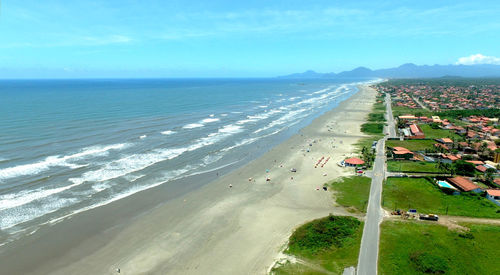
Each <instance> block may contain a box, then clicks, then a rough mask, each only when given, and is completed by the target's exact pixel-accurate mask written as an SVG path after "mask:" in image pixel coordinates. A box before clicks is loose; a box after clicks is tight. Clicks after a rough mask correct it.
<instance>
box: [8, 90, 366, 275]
mask: <svg viewBox="0 0 500 275" xmlns="http://www.w3.org/2000/svg"><path fill="white" fill-rule="evenodd" d="M374 99H375V91H374V90H373V89H370V88H367V87H365V86H361V87H360V91H359V92H358V93H356V94H355V95H353V96H352V97H351V98H349V99H348V100H346V101H344V102H342V103H340V105H339V106H338V107H337V108H335V109H334V110H332V111H330V112H327V113H325V114H324V115H322V116H321V117H319V118H317V119H315V120H314V121H313V122H312V123H311V124H310V125H308V126H307V127H305V128H303V129H302V130H301V131H300V132H299V133H298V134H296V135H294V136H293V137H291V138H290V139H288V140H287V141H285V142H283V143H281V144H279V145H278V146H276V147H274V148H273V149H271V150H270V151H269V152H267V153H265V154H264V155H263V156H262V157H260V158H258V159H256V160H254V161H252V162H250V163H249V164H247V165H245V166H243V167H241V168H239V169H237V170H235V171H232V172H230V173H229V174H227V175H225V176H223V177H220V178H219V179H217V180H215V181H213V182H211V183H209V184H206V185H203V186H196V184H195V185H189V186H186V187H185V189H186V190H184V191H185V192H179V195H178V196H176V194H169V196H170V199H169V200H168V201H167V202H166V203H163V204H161V205H159V206H158V207H156V208H154V209H152V210H148V211H147V212H145V213H144V214H143V215H140V216H138V217H134V218H133V219H130V220H126V219H124V218H120V217H122V216H121V215H116V217H115V216H114V215H113V213H117V212H118V211H121V212H123V211H127V207H128V204H134V207H135V208H137V207H139V208H140V206H141V200H148V195H150V196H151V198H152V199H153V197H155V196H160V195H159V194H160V193H161V187H160V188H158V189H156V190H149V192H144V193H142V192H141V193H142V194H141V193H138V194H137V196H135V195H134V196H131V198H129V199H126V200H122V201H118V202H117V203H115V204H113V205H110V206H109V207H106V212H103V211H104V210H99V211H88V212H86V213H82V214H81V215H78V216H77V217H74V218H72V219H70V220H68V221H64V222H62V223H61V224H58V225H55V226H53V228H47V229H45V231H46V232H44V230H41V231H40V232H37V233H36V235H37V236H34V237H33V238H32V239H27V240H24V241H22V242H20V243H18V244H15V247H11V248H9V249H8V250H5V251H4V252H5V253H2V254H3V255H1V254H0V257H3V259H4V260H0V266H1V267H2V268H3V267H4V266H5V265H7V266H6V269H4V271H8V272H9V274H21V273H23V274H24V273H28V272H29V273H35V274H47V273H50V274H117V271H116V269H117V268H119V269H120V274H265V273H266V272H267V271H268V269H269V267H270V266H271V265H272V264H273V262H274V261H275V259H276V257H277V256H278V254H279V252H280V251H281V250H282V248H283V247H284V246H285V244H286V241H287V239H288V237H289V235H290V234H291V232H292V231H293V229H294V228H295V227H297V226H299V225H301V224H303V223H305V222H307V221H309V220H312V219H315V218H319V217H322V216H326V215H328V214H329V213H334V214H339V215H342V214H345V215H347V214H348V213H347V212H346V211H345V209H343V208H342V207H337V206H335V203H334V201H333V199H332V194H331V193H330V192H325V191H323V190H322V189H321V187H322V186H323V183H325V182H327V181H330V180H333V179H335V178H337V177H340V176H344V175H350V174H352V173H353V170H352V169H344V168H340V167H338V166H337V163H338V162H339V161H341V160H342V159H344V158H345V157H347V156H351V155H353V154H352V152H353V151H354V143H356V142H357V140H358V139H359V138H360V137H362V136H363V134H362V133H361V132H360V130H359V128H360V125H361V124H362V123H363V122H364V120H365V118H366V116H367V114H368V113H369V111H370V110H371V106H372V105H373V103H374V101H375V100H374ZM308 151H309V152H308ZM322 157H324V158H323V160H322V161H321V163H320V164H319V165H318V166H317V167H315V164H316V163H317V162H318V160H320V159H321V158H322ZM328 157H329V158H330V159H329V161H328V162H327V163H326V164H324V166H323V167H321V164H323V163H324V162H325V160H326V159H327V158H328ZM291 168H295V169H297V172H295V173H294V172H291V171H290V169H291ZM267 170H268V171H269V172H266V171H267ZM291 177H293V179H292V178H291ZM249 178H252V180H249ZM266 178H270V181H267V180H266ZM230 185H231V186H232V187H229V186H230ZM318 188H319V190H317V189H318ZM114 211H116V212H114ZM96 213H97V214H96ZM75 232H77V233H75ZM75 236H79V237H75ZM9 263H10V264H9Z"/></svg>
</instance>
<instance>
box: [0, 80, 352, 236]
mask: <svg viewBox="0 0 500 275" xmlns="http://www.w3.org/2000/svg"><path fill="white" fill-rule="evenodd" d="M354 81H359V80H352V79H351V80H335V81H332V80H300V81H298V80H281V79H230V80H227V79H211V80H203V79H182V80H154V79H151V80H30V81H28V80H24V81H6V80H4V81H0V98H1V100H0V110H1V113H0V118H1V119H0V217H1V219H0V230H1V231H3V232H4V233H5V232H7V233H9V232H15V231H19V230H24V229H26V228H30V227H33V226H36V225H39V224H43V223H46V222H48V221H54V220H58V219H61V218H63V217H67V216H71V215H73V214H75V213H78V212H81V211H85V210H88V209H92V208H95V207H98V206H101V205H105V204H107V203H110V202H112V201H114V200H117V199H121V198H124V197H127V196H130V195H132V194H134V193H136V192H139V191H141V190H145V189H148V188H152V187H154V186H158V185H160V184H168V183H169V182H171V181H175V180H177V179H180V178H186V177H189V176H191V175H195V174H196V175H199V174H200V173H206V172H209V171H210V172H213V171H217V169H220V168H221V167H225V166H228V165H232V164H234V163H244V162H248V161H250V160H251V158H253V157H255V154H251V152H252V151H253V150H254V149H255V148H257V147H259V146H264V147H265V146H266V145H268V144H276V142H277V141H279V140H283V139H285V138H287V137H289V136H291V135H292V134H293V133H295V132H296V131H297V129H299V128H300V127H302V126H303V125H304V123H307V122H308V121H310V120H312V119H313V118H314V117H317V116H318V115H319V114H321V113H323V112H325V111H326V110H329V109H331V108H333V107H335V106H336V105H337V104H338V103H339V102H341V101H343V100H345V99H347V98H349V97H350V96H351V95H352V94H354V93H355V92H356V91H357V89H356V85H355V83H354ZM270 140H273V141H274V143H272V142H270Z"/></svg>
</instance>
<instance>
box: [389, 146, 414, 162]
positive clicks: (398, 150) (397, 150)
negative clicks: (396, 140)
mask: <svg viewBox="0 0 500 275" xmlns="http://www.w3.org/2000/svg"><path fill="white" fill-rule="evenodd" d="M413 157H414V154H413V152H412V151H410V150H408V149H406V148H404V147H394V148H393V149H392V158H393V159H395V160H403V159H404V160H410V159H412V158H413Z"/></svg>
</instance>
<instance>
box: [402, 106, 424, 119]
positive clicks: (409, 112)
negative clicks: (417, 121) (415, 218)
mask: <svg viewBox="0 0 500 275" xmlns="http://www.w3.org/2000/svg"><path fill="white" fill-rule="evenodd" d="M392 115H393V116H394V119H396V118H397V117H398V116H402V115H416V116H427V117H428V116H431V115H432V112H431V111H428V110H425V109H422V108H417V109H413V108H408V107H404V106H394V105H393V106H392Z"/></svg>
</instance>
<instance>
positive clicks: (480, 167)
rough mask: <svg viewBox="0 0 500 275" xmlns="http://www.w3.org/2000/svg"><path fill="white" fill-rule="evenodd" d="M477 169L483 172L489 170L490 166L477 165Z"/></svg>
mask: <svg viewBox="0 0 500 275" xmlns="http://www.w3.org/2000/svg"><path fill="white" fill-rule="evenodd" d="M476 169H477V171H479V172H483V173H484V172H486V170H488V168H486V167H484V166H482V165H478V166H476Z"/></svg>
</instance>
